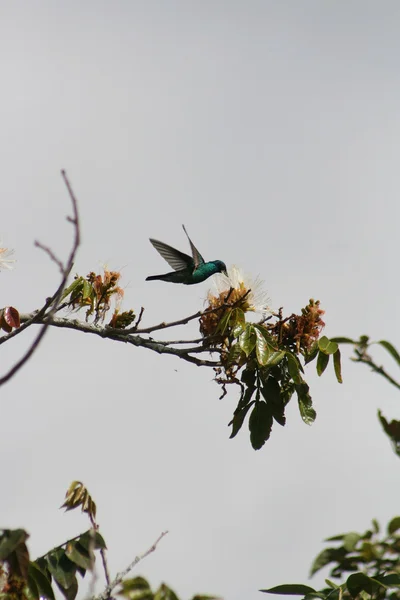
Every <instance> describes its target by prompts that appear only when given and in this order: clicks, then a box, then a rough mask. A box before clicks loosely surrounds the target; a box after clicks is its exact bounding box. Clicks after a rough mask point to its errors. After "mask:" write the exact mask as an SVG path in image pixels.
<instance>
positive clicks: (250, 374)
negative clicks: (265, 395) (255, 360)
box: [241, 367, 256, 388]
mask: <svg viewBox="0 0 400 600" xmlns="http://www.w3.org/2000/svg"><path fill="white" fill-rule="evenodd" d="M241 380H242V381H243V383H245V384H246V385H247V386H248V387H252V388H254V387H255V382H256V370H255V368H254V367H253V368H249V367H246V368H245V369H244V370H243V373H242V376H241Z"/></svg>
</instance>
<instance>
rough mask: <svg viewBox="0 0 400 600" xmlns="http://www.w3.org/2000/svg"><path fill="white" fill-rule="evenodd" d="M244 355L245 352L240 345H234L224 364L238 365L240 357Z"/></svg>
mask: <svg viewBox="0 0 400 600" xmlns="http://www.w3.org/2000/svg"><path fill="white" fill-rule="evenodd" d="M242 353H243V351H242V349H241V347H240V345H239V344H232V346H231V347H230V348H229V352H228V356H227V357H226V360H225V363H224V364H225V365H228V366H229V365H234V364H237V362H238V360H239V358H240V356H242Z"/></svg>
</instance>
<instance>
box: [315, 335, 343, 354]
mask: <svg viewBox="0 0 400 600" xmlns="http://www.w3.org/2000/svg"><path fill="white" fill-rule="evenodd" d="M318 348H319V349H320V351H321V352H324V354H335V352H337V350H338V348H339V346H338V345H337V343H336V342H332V340H330V339H328V338H327V337H326V335H323V336H322V338H320V339H319V340H318Z"/></svg>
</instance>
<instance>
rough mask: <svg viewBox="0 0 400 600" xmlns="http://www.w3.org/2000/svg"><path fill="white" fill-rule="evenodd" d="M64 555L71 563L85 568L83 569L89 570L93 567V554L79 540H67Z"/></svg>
mask: <svg viewBox="0 0 400 600" xmlns="http://www.w3.org/2000/svg"><path fill="white" fill-rule="evenodd" d="M65 554H66V556H67V557H68V558H69V560H71V561H72V562H73V563H75V564H76V565H78V566H79V567H82V569H85V571H91V570H92V569H93V567H94V562H95V556H94V553H93V552H91V553H90V552H88V550H86V549H85V548H84V547H83V546H82V545H81V544H80V543H79V542H77V541H74V542H68V544H67V547H66V550H65Z"/></svg>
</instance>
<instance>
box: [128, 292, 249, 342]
mask: <svg viewBox="0 0 400 600" xmlns="http://www.w3.org/2000/svg"><path fill="white" fill-rule="evenodd" d="M250 292H251V290H247V291H246V293H245V294H243V296H241V297H240V298H238V300H237V301H236V302H234V303H233V304H228V300H229V297H230V295H231V294H232V288H231V289H230V290H229V292H228V294H227V296H226V297H225V300H224V302H223V304H220V306H217V307H216V308H207V309H206V310H198V311H197V312H196V313H194V314H193V315H190V316H189V317H184V318H183V319H178V320H177V321H170V322H169V323H166V322H165V321H163V322H162V323H159V324H158V325H152V326H151V327H145V328H143V329H137V328H134V327H131V328H130V329H125V330H124V331H125V333H152V332H153V331H159V330H160V329H167V328H169V327H176V326H177V325H186V324H187V323H189V321H194V319H198V318H200V317H202V316H203V315H208V314H210V313H214V312H218V311H220V310H222V309H223V308H228V307H229V308H234V307H235V306H236V305H237V304H240V302H242V301H243V300H244V299H245V298H246V297H247V296H248V295H249V294H250Z"/></svg>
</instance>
